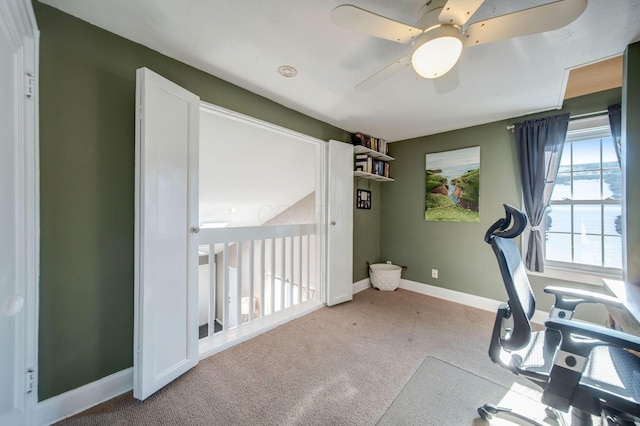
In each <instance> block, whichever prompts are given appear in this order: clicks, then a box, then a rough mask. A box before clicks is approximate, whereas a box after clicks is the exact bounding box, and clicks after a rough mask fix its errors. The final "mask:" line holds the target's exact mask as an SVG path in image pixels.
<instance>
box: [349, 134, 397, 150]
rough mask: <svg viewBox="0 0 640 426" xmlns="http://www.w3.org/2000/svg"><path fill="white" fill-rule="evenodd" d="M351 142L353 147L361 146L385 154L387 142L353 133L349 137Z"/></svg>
mask: <svg viewBox="0 0 640 426" xmlns="http://www.w3.org/2000/svg"><path fill="white" fill-rule="evenodd" d="M351 142H352V143H353V144H354V145H362V146H364V147H365V148H369V149H372V150H374V151H377V152H380V153H382V154H385V155H386V154H387V153H388V151H387V149H388V148H387V141H386V140H384V139H380V138H374V137H373V136H369V135H365V134H364V133H354V134H353V135H352V136H351Z"/></svg>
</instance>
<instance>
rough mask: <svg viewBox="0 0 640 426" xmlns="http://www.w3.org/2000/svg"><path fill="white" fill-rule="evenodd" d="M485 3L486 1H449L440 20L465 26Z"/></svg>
mask: <svg viewBox="0 0 640 426" xmlns="http://www.w3.org/2000/svg"><path fill="white" fill-rule="evenodd" d="M482 3H484V0H449V1H448V2H447V3H446V4H445V5H444V7H443V8H442V12H440V16H439V17H438V20H439V21H440V22H444V23H447V24H456V25H460V26H462V25H464V24H466V23H467V21H468V20H469V18H471V16H473V14H474V13H476V10H478V8H479V7H480V6H481V5H482Z"/></svg>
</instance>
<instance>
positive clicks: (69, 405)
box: [33, 367, 133, 426]
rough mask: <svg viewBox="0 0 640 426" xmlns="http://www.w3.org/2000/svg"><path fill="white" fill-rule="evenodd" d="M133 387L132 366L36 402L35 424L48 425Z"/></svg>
mask: <svg viewBox="0 0 640 426" xmlns="http://www.w3.org/2000/svg"><path fill="white" fill-rule="evenodd" d="M131 389H133V367H130V368H127V369H126V370H122V371H118V372H117V373H113V374H111V375H109V376H107V377H103V378H102V379H100V380H96V381H95V382H91V383H89V384H86V385H84V386H81V387H79V388H76V389H73V390H70V391H68V392H65V393H63V394H60V395H57V396H54V397H53V398H49V399H46V400H44V401H41V402H39V403H38V405H37V406H36V409H35V415H34V416H33V418H34V421H33V424H35V425H38V426H40V425H50V424H52V423H55V422H57V421H59V420H62V419H64V418H67V417H69V416H73V415H74V414H78V413H80V412H82V411H84V410H86V409H88V408H91V407H93V406H94V405H97V404H100V403H102V402H105V401H108V400H110V399H112V398H115V397H116V396H118V395H122V394H123V393H125V392H129V391H130V390H131Z"/></svg>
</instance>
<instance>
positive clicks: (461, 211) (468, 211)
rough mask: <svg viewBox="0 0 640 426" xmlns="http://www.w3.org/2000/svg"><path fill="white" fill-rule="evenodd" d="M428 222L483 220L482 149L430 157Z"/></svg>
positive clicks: (456, 150)
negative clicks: (481, 208) (481, 193)
mask: <svg viewBox="0 0 640 426" xmlns="http://www.w3.org/2000/svg"><path fill="white" fill-rule="evenodd" d="M425 160H426V161H425V213H424V220H425V221H428V222H479V221H480V147H479V146H474V147H469V148H462V149H455V150H451V151H444V152H435V153H429V154H426V158H425Z"/></svg>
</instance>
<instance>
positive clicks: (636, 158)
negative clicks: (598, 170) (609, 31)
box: [622, 42, 640, 285]
mask: <svg viewBox="0 0 640 426" xmlns="http://www.w3.org/2000/svg"><path fill="white" fill-rule="evenodd" d="M623 87H624V90H623V94H622V111H623V113H622V129H623V130H622V131H623V135H622V141H623V142H622V144H623V148H622V150H623V153H625V161H626V167H625V176H624V181H625V182H624V184H625V195H626V196H625V203H626V207H625V208H626V211H627V212H630V213H629V214H627V217H626V237H627V245H626V246H627V252H626V261H627V271H626V273H627V276H626V277H625V279H626V281H628V282H630V283H633V284H638V285H640V213H638V212H640V198H639V197H638V183H639V182H640V167H638V164H640V42H638V43H634V44H632V45H630V46H628V47H627V49H626V51H625V55H624V77H623Z"/></svg>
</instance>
